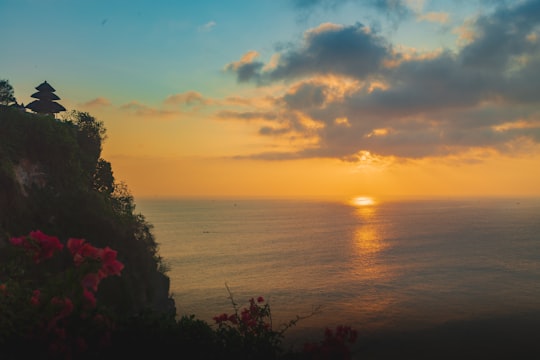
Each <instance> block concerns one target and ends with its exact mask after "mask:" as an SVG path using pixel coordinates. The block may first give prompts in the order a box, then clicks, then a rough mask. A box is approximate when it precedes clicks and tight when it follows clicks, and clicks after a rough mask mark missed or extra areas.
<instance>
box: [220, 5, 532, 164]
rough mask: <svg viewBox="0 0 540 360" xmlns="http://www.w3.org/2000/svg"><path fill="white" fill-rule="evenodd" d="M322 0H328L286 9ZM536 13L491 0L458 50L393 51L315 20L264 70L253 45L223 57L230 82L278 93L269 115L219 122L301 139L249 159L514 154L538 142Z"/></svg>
mask: <svg viewBox="0 0 540 360" xmlns="http://www.w3.org/2000/svg"><path fill="white" fill-rule="evenodd" d="M322 3H326V4H330V3H331V2H325V1H323V0H320V1H297V2H296V5H297V6H304V7H309V6H314V5H317V4H318V5H321V4H322ZM383 3H384V4H386V5H388V4H389V2H383ZM539 14H540V3H539V2H538V1H532V0H530V1H524V2H519V3H518V4H517V5H514V6H511V7H510V6H500V7H498V8H496V9H495V10H493V12H491V13H489V14H482V15H479V16H477V17H476V18H475V19H472V20H468V21H469V22H468V24H467V29H468V31H469V33H468V34H469V35H468V36H469V40H468V42H467V43H465V44H463V45H462V46H461V47H460V48H458V49H457V50H451V49H441V50H439V51H436V52H430V53H425V54H422V53H420V52H414V51H410V50H405V49H401V48H398V47H394V46H392V45H391V44H390V43H389V42H388V41H387V40H386V39H385V38H383V37H382V36H380V35H379V34H377V33H376V32H374V31H372V30H371V29H369V28H368V27H366V26H364V25H362V24H360V23H357V24H354V25H350V26H344V25H337V24H322V25H320V26H318V27H316V28H314V29H311V30H309V31H307V32H306V33H305V34H304V38H303V39H302V41H301V42H300V43H298V44H295V45H290V46H288V47H284V48H283V49H281V50H280V52H279V53H278V54H277V56H274V57H273V60H272V61H274V62H275V63H274V64H273V66H265V63H264V62H263V61H261V59H260V57H259V54H258V53H257V52H256V51H251V52H249V53H246V54H245V55H244V56H243V57H242V58H241V59H240V60H239V61H237V62H234V63H231V64H228V65H227V66H226V69H227V71H229V72H231V73H233V74H235V75H236V77H237V80H238V81H240V82H252V83H254V84H257V85H258V86H259V87H264V86H268V85H270V84H277V83H279V84H282V86H283V87H284V89H285V90H284V91H283V93H282V94H281V95H276V96H275V102H274V104H275V105H274V109H273V110H272V112H271V114H274V115H276V114H277V115H276V116H269V115H268V114H270V113H269V112H266V111H265V112H264V114H260V113H257V112H256V111H255V110H253V111H250V110H249V109H246V110H245V111H240V112H228V113H226V114H227V118H232V117H234V118H245V119H247V118H249V119H250V120H251V121H260V122H261V124H260V128H259V129H260V130H259V135H260V136H264V137H275V138H276V139H278V138H281V139H283V138H287V139H292V140H295V139H302V141H298V142H296V143H295V144H297V146H293V147H292V148H293V150H291V151H289V152H286V153H264V154H253V156H254V157H259V158H272V159H279V158H309V157H329V158H339V159H343V160H346V161H351V159H352V160H354V159H360V158H361V156H359V155H358V154H365V152H366V151H367V152H369V153H370V154H371V155H372V156H374V157H378V156H386V157H392V158H396V159H413V158H424V157H451V156H458V155H459V154H473V153H475V154H477V153H482V152H484V153H486V151H485V149H489V151H487V153H491V152H492V151H495V152H501V153H515V152H519V151H524V150H525V149H530V148H531V147H530V146H525V144H531V143H533V144H538V143H540V111H539V110H538V109H539V108H540V98H539V97H538V94H539V93H540V82H539V81H538V79H539V78H540V40H539V39H540V36H539V35H540V15H539ZM430 16H431V19H436V18H437V17H436V16H434V15H430ZM439 20H444V17H439ZM345 84H347V86H345ZM246 106H248V107H249V104H246ZM222 115H223V114H222ZM224 118H225V117H224ZM303 139H309V140H310V141H309V142H304V141H303ZM306 144H307V145H306ZM518 144H524V145H523V146H519V145H518ZM482 149H484V150H482ZM475 159H476V158H475ZM475 161H476V160H475Z"/></svg>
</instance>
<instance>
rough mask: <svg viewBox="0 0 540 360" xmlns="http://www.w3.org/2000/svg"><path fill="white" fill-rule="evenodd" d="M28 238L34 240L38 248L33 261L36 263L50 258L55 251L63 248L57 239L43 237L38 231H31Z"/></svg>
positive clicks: (47, 236)
mask: <svg viewBox="0 0 540 360" xmlns="http://www.w3.org/2000/svg"><path fill="white" fill-rule="evenodd" d="M30 237H31V238H32V239H34V240H35V241H36V242H37V244H38V246H39V253H38V254H37V257H35V259H34V260H35V261H36V263H37V262H39V261H40V260H43V259H48V258H50V257H52V256H53V254H54V252H55V251H56V250H62V248H63V247H64V245H62V243H61V242H60V240H58V238H57V237H55V236H49V235H45V234H44V233H42V232H41V231H40V230H36V231H31V232H30Z"/></svg>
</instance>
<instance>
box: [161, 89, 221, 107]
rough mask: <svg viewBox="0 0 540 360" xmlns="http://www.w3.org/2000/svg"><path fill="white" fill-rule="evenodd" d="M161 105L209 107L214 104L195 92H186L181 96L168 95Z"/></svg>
mask: <svg viewBox="0 0 540 360" xmlns="http://www.w3.org/2000/svg"><path fill="white" fill-rule="evenodd" d="M163 103H164V104H165V105H180V106H201V105H211V104H213V103H214V101H213V100H212V99H208V98H205V97H203V96H202V95H201V94H200V93H198V92H196V91H187V92H185V93H181V94H174V95H170V96H168V97H167V98H166V99H165V101H164V102H163Z"/></svg>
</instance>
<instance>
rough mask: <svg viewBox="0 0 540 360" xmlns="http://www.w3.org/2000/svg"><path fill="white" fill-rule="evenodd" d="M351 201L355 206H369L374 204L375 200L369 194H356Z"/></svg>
mask: <svg viewBox="0 0 540 360" xmlns="http://www.w3.org/2000/svg"><path fill="white" fill-rule="evenodd" d="M351 202H352V204H353V205H355V206H370V205H374V204H375V200H374V199H373V198H371V197H369V196H357V197H355V198H354V199H352V201H351Z"/></svg>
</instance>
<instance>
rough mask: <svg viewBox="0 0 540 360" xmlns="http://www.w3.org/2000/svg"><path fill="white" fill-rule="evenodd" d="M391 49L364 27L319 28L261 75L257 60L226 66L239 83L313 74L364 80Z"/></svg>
mask: <svg viewBox="0 0 540 360" xmlns="http://www.w3.org/2000/svg"><path fill="white" fill-rule="evenodd" d="M389 54H390V49H389V47H388V45H387V44H386V43H385V41H384V39H383V38H382V37H380V36H378V35H377V34H374V33H371V32H370V31H369V29H368V28H366V27H364V25H362V24H360V23H357V24H355V25H352V26H346V27H340V26H336V25H330V24H328V25H321V27H319V28H317V29H314V30H311V31H310V32H308V33H306V36H305V42H304V44H302V46H301V47H299V48H294V47H290V48H288V49H286V50H284V51H283V52H282V53H281V58H280V61H279V63H278V64H277V66H276V67H275V68H273V69H271V70H268V71H266V72H261V71H262V69H263V66H264V64H263V63H262V62H259V61H251V62H245V61H244V62H238V63H232V64H229V65H227V66H226V69H227V70H229V71H233V72H235V73H236V75H237V79H238V81H239V82H246V81H249V80H255V81H259V82H261V80H262V79H264V80H265V81H275V80H282V79H292V78H298V77H303V76H310V75H316V74H340V75H347V76H353V77H357V78H363V77H366V76H369V75H370V74H373V73H375V72H377V71H378V70H379V69H380V67H381V65H382V62H383V60H384V59H385V58H387V57H389Z"/></svg>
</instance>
